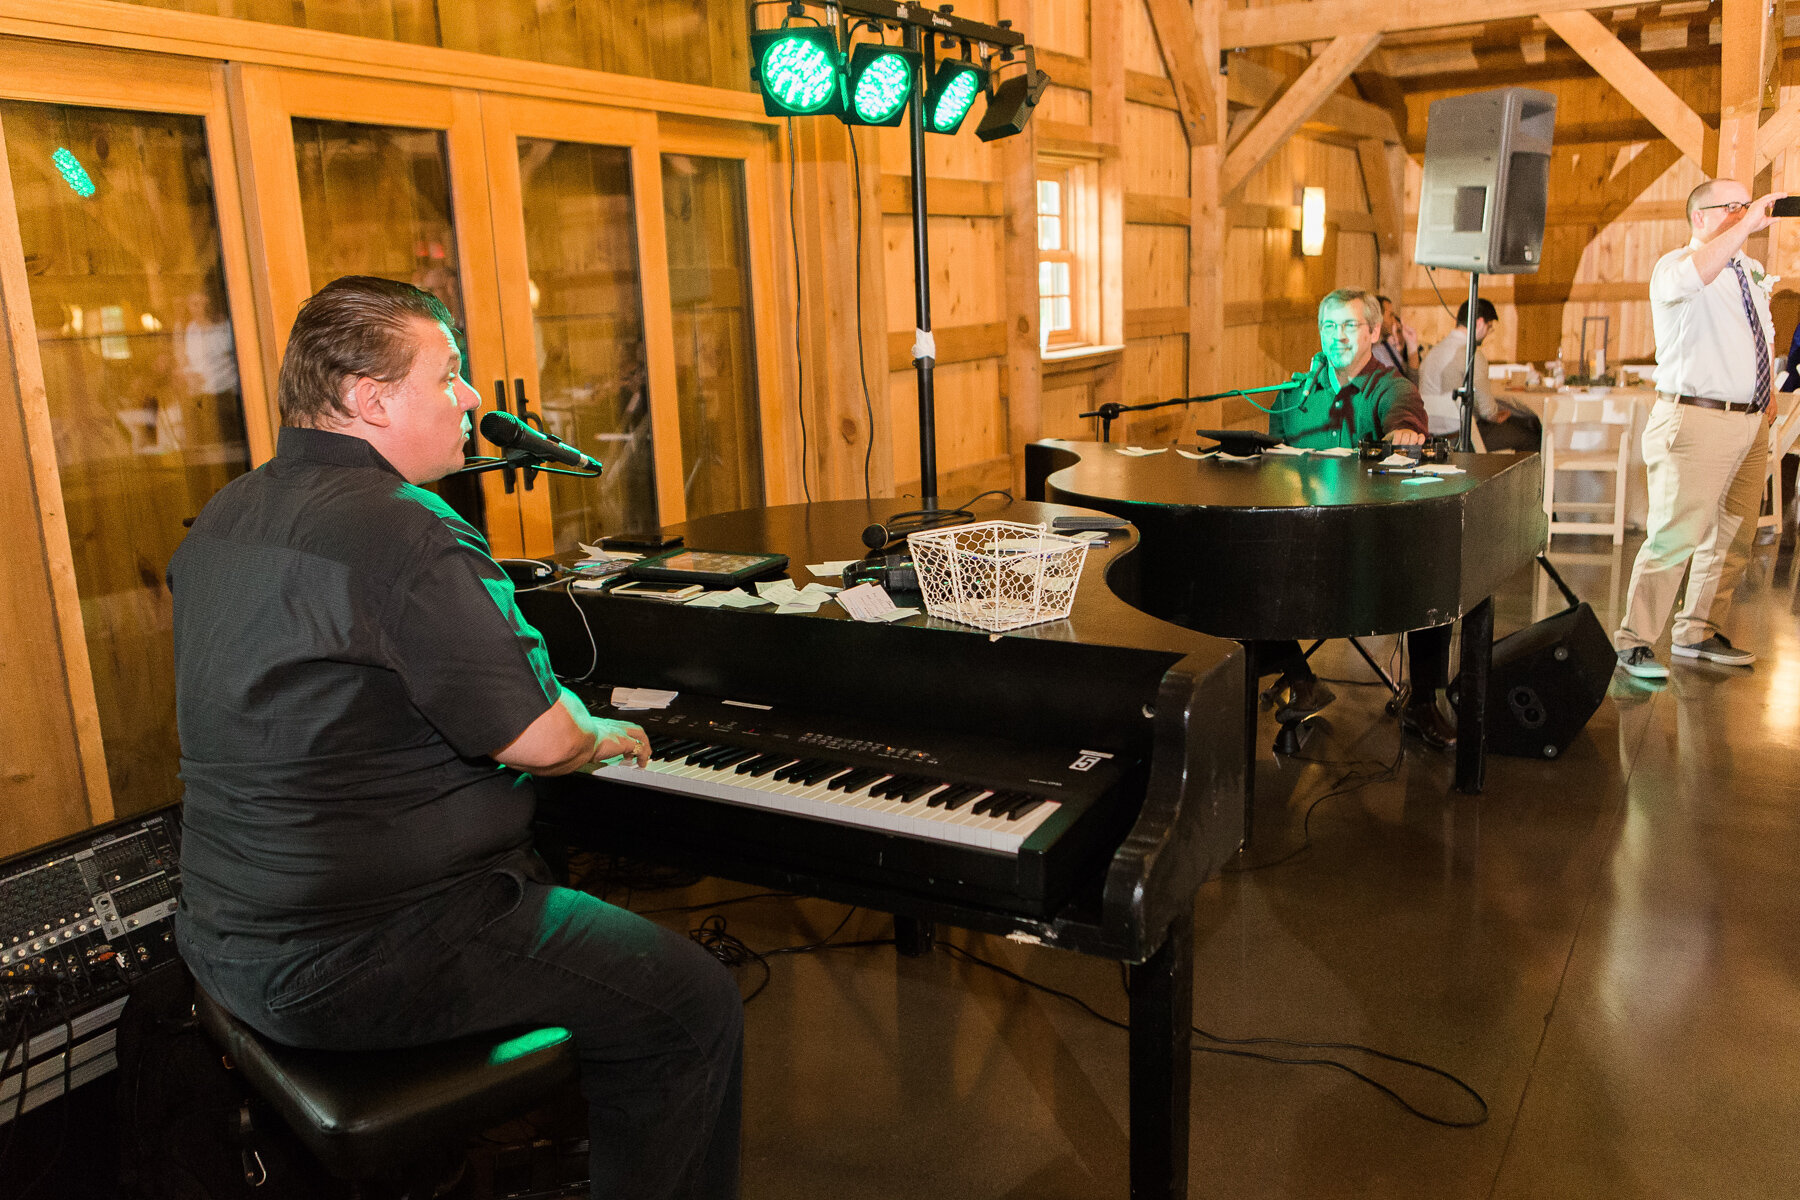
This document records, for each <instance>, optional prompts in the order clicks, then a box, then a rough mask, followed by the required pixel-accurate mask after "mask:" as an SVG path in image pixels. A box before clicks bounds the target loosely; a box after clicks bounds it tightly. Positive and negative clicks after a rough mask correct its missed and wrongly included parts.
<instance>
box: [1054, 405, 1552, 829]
mask: <svg viewBox="0 0 1800 1200" xmlns="http://www.w3.org/2000/svg"><path fill="white" fill-rule="evenodd" d="M1184 449H1185V450H1186V451H1187V453H1197V451H1196V450H1195V449H1194V448H1192V447H1187V448H1169V449H1165V450H1163V451H1162V452H1160V453H1156V454H1150V455H1133V454H1129V453H1122V452H1121V450H1120V448H1119V447H1117V446H1111V445H1105V444H1102V443H1099V442H1075V441H1042V442H1035V443H1032V444H1031V445H1028V446H1027V447H1026V448H1025V477H1026V489H1025V490H1026V494H1027V495H1029V496H1031V497H1033V498H1035V499H1045V500H1052V501H1057V502H1060V503H1063V504H1075V505H1081V506H1083V507H1087V508H1094V509H1099V510H1101V511H1103V512H1107V513H1111V514H1113V515H1115V516H1119V517H1123V518H1124V519H1126V520H1128V521H1130V522H1131V523H1132V524H1133V525H1135V526H1136V527H1137V530H1138V533H1139V535H1140V537H1142V539H1143V545H1142V548H1141V550H1140V552H1139V553H1138V555H1137V556H1136V558H1137V560H1138V563H1137V570H1136V572H1135V573H1134V576H1133V582H1134V584H1135V589H1136V590H1135V591H1129V592H1127V593H1126V597H1127V598H1128V599H1129V600H1130V601H1131V602H1132V603H1133V604H1134V605H1136V606H1137V607H1139V608H1141V609H1143V610H1144V611H1145V612H1148V613H1151V614H1153V615H1155V616H1158V617H1161V618H1163V619H1164V620H1167V621H1170V622H1173V623H1175V624H1179V625H1183V626H1186V627H1187V628H1190V629H1198V630H1203V631H1205V632H1207V633H1210V634H1214V635H1217V636H1219V637H1227V638H1235V639H1240V640H1244V641H1251V640H1277V639H1281V640H1285V639H1289V638H1292V639H1295V640H1308V639H1323V638H1340V637H1361V636H1367V635H1371V634H1385V633H1401V632H1404V631H1406V630H1410V629H1421V628H1424V627H1426V626H1431V625H1441V624H1445V623H1447V622H1450V621H1453V620H1456V619H1457V618H1461V619H1462V622H1463V643H1462V645H1463V650H1462V671H1461V678H1460V681H1459V688H1458V690H1459V692H1460V697H1461V698H1460V701H1459V703H1458V705H1457V719H1458V726H1459V729H1458V736H1457V746H1456V786H1457V788H1458V789H1459V790H1462V791H1466V792H1478V791H1480V790H1481V787H1482V782H1483V769H1484V760H1483V751H1482V745H1483V740H1484V737H1485V734H1486V720H1487V693H1488V668H1489V664H1490V661H1491V657H1492V654H1491V652H1492V649H1493V640H1494V613H1493V602H1492V599H1491V597H1492V596H1493V594H1494V592H1495V591H1496V590H1497V589H1498V587H1499V586H1500V584H1501V583H1502V582H1504V581H1505V580H1506V579H1507V578H1508V577H1510V576H1511V575H1513V574H1515V573H1516V572H1517V571H1519V570H1520V569H1521V568H1522V567H1525V566H1527V565H1528V564H1529V563H1530V562H1531V560H1532V558H1533V556H1534V555H1536V554H1537V553H1538V551H1539V550H1540V549H1542V548H1543V546H1544V543H1545V540H1546V538H1547V536H1548V528H1547V525H1546V518H1545V516H1544V511H1543V469H1542V465H1541V463H1540V462H1539V459H1538V457H1537V455H1535V454H1453V455H1451V456H1450V464H1451V465H1452V466H1456V467H1460V468H1462V473H1461V474H1457V475H1452V476H1448V477H1446V478H1443V479H1440V480H1437V481H1435V482H1426V481H1423V480H1420V479H1419V478H1418V477H1417V476H1413V475H1391V474H1377V473H1376V472H1375V471H1374V470H1373V469H1371V467H1370V466H1369V465H1368V464H1366V463H1364V462H1362V461H1360V460H1359V459H1358V458H1356V457H1354V456H1353V457H1349V458H1331V457H1321V456H1318V455H1312V454H1308V455H1305V456H1287V455H1272V454H1265V455H1263V456H1261V457H1260V458H1257V459H1254V460H1252V461H1248V462H1245V461H1231V460H1226V459H1222V458H1219V457H1216V456H1215V457H1210V458H1204V459H1198V460H1196V459H1193V458H1189V457H1187V456H1186V454H1184V453H1183V450H1184ZM1244 703H1245V705H1246V707H1247V708H1248V709H1249V710H1250V711H1251V712H1252V713H1253V712H1254V708H1255V704H1256V685H1255V681H1254V680H1250V681H1248V690H1247V692H1246V695H1245V699H1244ZM1246 748H1247V750H1248V751H1250V754H1249V757H1252V758H1253V757H1254V747H1253V746H1247V747H1246ZM1247 778H1248V776H1247ZM1246 810H1247V811H1248V803H1247V804H1246Z"/></svg>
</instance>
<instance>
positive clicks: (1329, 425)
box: [1269, 354, 1429, 450]
mask: <svg viewBox="0 0 1800 1200" xmlns="http://www.w3.org/2000/svg"><path fill="white" fill-rule="evenodd" d="M1281 395H1282V399H1281V400H1280V401H1279V402H1278V403H1276V404H1274V405H1271V406H1270V407H1272V408H1273V409H1274V410H1275V411H1274V412H1272V413H1270V414H1269V432H1270V433H1272V434H1274V435H1275V436H1276V437H1278V438H1280V439H1281V440H1282V441H1284V442H1286V443H1287V444H1288V445H1290V446H1300V447H1304V448H1307V449H1312V450H1322V449H1326V448H1328V447H1332V446H1355V445H1358V444H1359V443H1361V441H1362V440H1363V438H1364V437H1365V436H1373V437H1375V438H1377V439H1380V438H1384V437H1386V436H1387V435H1388V434H1390V433H1393V432H1394V431H1395V430H1396V429H1415V430H1417V431H1418V432H1420V433H1426V432H1428V429H1429V426H1428V425H1427V422H1426V417H1425V405H1424V402H1423V401H1421V400H1420V399H1419V389H1418V388H1416V387H1414V386H1413V385H1412V384H1410V383H1408V382H1407V380H1406V377H1405V376H1404V375H1401V374H1400V373H1399V372H1397V371H1395V370H1394V369H1393V368H1391V367H1384V366H1382V365H1381V364H1380V363H1378V362H1376V361H1375V359H1374V357H1373V356H1371V357H1370V358H1369V361H1368V363H1367V364H1366V365H1364V367H1363V369H1362V371H1361V372H1359V373H1358V374H1357V375H1355V376H1354V377H1352V378H1351V379H1350V381H1349V382H1348V383H1346V384H1345V385H1344V387H1343V388H1342V390H1341V391H1339V390H1334V389H1333V388H1332V386H1331V367H1330V365H1329V364H1328V363H1327V362H1326V361H1325V356H1324V355H1323V354H1315V355H1313V361H1312V367H1311V368H1310V369H1309V370H1308V372H1307V374H1306V376H1305V377H1304V379H1303V380H1302V381H1301V386H1300V390H1299V392H1298V393H1295V392H1284V393H1282V394H1281ZM1340 399H1341V400H1342V401H1343V403H1342V404H1339V403H1338V401H1339V400H1340Z"/></svg>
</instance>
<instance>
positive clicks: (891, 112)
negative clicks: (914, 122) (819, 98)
mask: <svg viewBox="0 0 1800 1200" xmlns="http://www.w3.org/2000/svg"><path fill="white" fill-rule="evenodd" d="M921 61H923V60H922V59H921V57H920V55H919V54H918V52H917V51H914V50H902V49H899V48H897V47H894V46H884V45H882V44H880V43H879V42H865V43H863V44H862V45H860V46H858V47H856V49H855V50H853V51H852V52H851V54H850V83H849V93H850V96H849V103H848V104H847V105H846V106H845V109H844V113H843V117H842V120H843V122H844V123H845V124H846V125H889V126H891V125H898V124H900V121H901V118H903V117H904V116H905V115H906V102H907V101H908V100H910V99H912V97H913V92H914V91H915V90H916V88H917V86H918V83H917V80H918V71H919V64H920V62H921Z"/></svg>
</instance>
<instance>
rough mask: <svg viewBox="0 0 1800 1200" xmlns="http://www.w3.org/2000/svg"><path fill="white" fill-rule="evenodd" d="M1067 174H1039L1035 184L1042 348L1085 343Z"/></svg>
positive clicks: (1071, 198) (1058, 172)
mask: <svg viewBox="0 0 1800 1200" xmlns="http://www.w3.org/2000/svg"><path fill="white" fill-rule="evenodd" d="M1068 175H1069V173H1068V171H1066V170H1062V171H1053V172H1042V171H1040V172H1039V174H1038V185H1037V211H1038V219H1037V228H1038V341H1039V344H1040V345H1041V346H1043V347H1045V348H1049V347H1051V346H1067V345H1073V344H1076V343H1079V342H1083V341H1086V340H1087V339H1085V338H1084V337H1082V336H1081V333H1082V331H1081V329H1080V324H1081V323H1080V322H1078V321H1077V320H1076V319H1075V317H1076V313H1075V303H1074V297H1075V280H1076V278H1077V276H1078V275H1079V273H1080V264H1079V263H1077V262H1076V260H1075V251H1074V247H1073V246H1072V244H1071V243H1072V242H1073V241H1074V240H1075V239H1074V238H1073V237H1071V236H1070V235H1071V233H1072V232H1073V231H1072V230H1071V229H1070V219H1071V217H1072V216H1073V213H1071V212H1070V209H1071V208H1072V207H1073V205H1072V204H1071V201H1072V200H1073V197H1072V196H1071V195H1070V191H1071V189H1070V187H1069V180H1068Z"/></svg>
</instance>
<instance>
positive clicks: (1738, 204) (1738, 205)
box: [1694, 200, 1750, 213]
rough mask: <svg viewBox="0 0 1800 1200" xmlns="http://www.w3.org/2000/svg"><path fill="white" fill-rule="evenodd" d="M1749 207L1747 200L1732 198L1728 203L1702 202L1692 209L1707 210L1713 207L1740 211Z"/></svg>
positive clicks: (1734, 211) (1732, 211)
mask: <svg viewBox="0 0 1800 1200" xmlns="http://www.w3.org/2000/svg"><path fill="white" fill-rule="evenodd" d="M1749 207H1750V202H1749V201H1748V200H1733V201H1732V202H1731V203H1729V204H1702V205H1701V206H1700V207H1699V208H1696V209H1695V210H1694V211H1695V212H1708V211H1710V210H1712V209H1715V208H1722V209H1724V210H1725V211H1726V212H1728V213H1741V212H1743V211H1744V210H1745V209H1747V208H1749Z"/></svg>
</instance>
